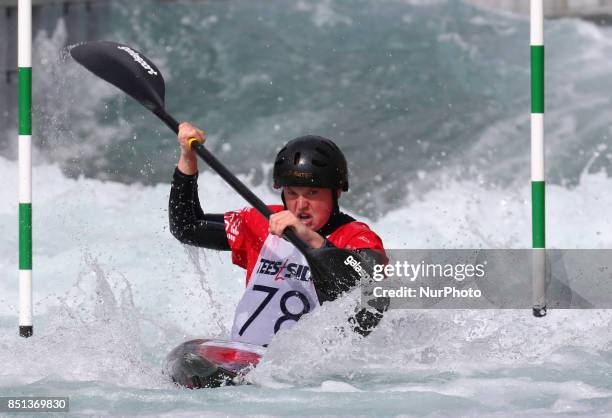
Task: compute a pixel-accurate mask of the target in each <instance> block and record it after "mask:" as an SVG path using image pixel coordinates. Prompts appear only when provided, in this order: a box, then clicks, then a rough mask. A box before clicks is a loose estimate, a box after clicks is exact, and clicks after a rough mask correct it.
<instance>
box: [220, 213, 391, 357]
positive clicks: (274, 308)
mask: <svg viewBox="0 0 612 418" xmlns="http://www.w3.org/2000/svg"><path fill="white" fill-rule="evenodd" d="M269 208H270V209H271V210H272V211H273V212H280V211H282V210H284V208H283V206H280V205H273V206H269ZM225 230H226V233H227V240H228V242H229V245H230V248H231V250H232V261H233V263H234V264H236V265H238V266H240V267H243V268H245V269H246V270H247V277H246V286H247V288H246V290H245V293H244V294H243V296H242V299H241V300H240V302H239V303H238V306H237V308H236V313H235V315H234V325H233V327H232V340H233V341H241V342H245V343H250V344H258V345H266V344H268V343H269V342H270V340H271V339H272V337H274V334H276V333H277V332H278V331H279V330H281V329H284V328H286V327H291V326H293V325H295V323H296V322H297V320H298V319H299V318H300V317H301V316H302V315H303V314H305V313H308V312H311V311H312V310H313V309H315V308H316V307H317V306H318V305H319V300H318V298H317V294H316V290H315V287H314V284H313V283H312V281H311V280H310V267H309V266H308V263H307V262H306V259H305V258H304V256H303V255H302V254H301V253H300V252H299V251H298V250H297V248H295V246H293V244H291V243H290V242H288V241H286V240H284V239H282V238H279V237H277V236H274V235H270V234H269V233H268V220H267V219H266V218H264V217H263V215H261V214H260V213H259V212H257V210H255V209H254V208H246V209H243V210H240V211H235V212H227V213H226V214H225ZM326 238H327V239H328V240H329V241H330V242H331V243H332V244H334V245H335V246H336V247H339V248H349V249H358V248H370V249H374V250H381V251H384V249H383V244H382V240H381V239H380V238H379V237H378V235H376V234H375V233H374V232H373V231H372V230H370V228H369V227H368V226H367V225H366V224H364V223H362V222H357V221H354V222H350V223H347V224H344V225H342V226H340V227H339V228H337V229H336V230H335V231H334V232H332V233H331V234H330V235H329V236H327V237H326Z"/></svg>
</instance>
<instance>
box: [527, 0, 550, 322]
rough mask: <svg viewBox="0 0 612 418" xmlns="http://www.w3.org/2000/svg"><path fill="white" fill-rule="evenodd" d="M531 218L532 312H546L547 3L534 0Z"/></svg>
mask: <svg viewBox="0 0 612 418" xmlns="http://www.w3.org/2000/svg"><path fill="white" fill-rule="evenodd" d="M530 9H531V18H530V29H531V30H530V31H531V202H532V203H531V204H532V209H531V220H532V247H533V265H532V283H533V315H534V316H537V317H542V316H545V315H546V241H545V180H544V4H543V0H531V7H530Z"/></svg>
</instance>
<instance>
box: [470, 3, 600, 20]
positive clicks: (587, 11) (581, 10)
mask: <svg viewBox="0 0 612 418" xmlns="http://www.w3.org/2000/svg"><path fill="white" fill-rule="evenodd" d="M466 1H467V3H470V4H473V5H475V6H478V7H483V8H487V9H494V10H495V9H496V10H504V11H508V12H512V13H517V14H524V15H528V14H529V3H530V2H529V0H466ZM544 14H545V16H546V17H550V18H556V17H572V16H573V17H583V18H593V19H595V18H597V17H600V16H612V0H544Z"/></svg>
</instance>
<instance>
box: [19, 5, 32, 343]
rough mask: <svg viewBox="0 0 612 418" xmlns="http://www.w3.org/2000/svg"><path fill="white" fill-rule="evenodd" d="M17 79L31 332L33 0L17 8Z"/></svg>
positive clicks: (25, 326)
mask: <svg viewBox="0 0 612 418" xmlns="http://www.w3.org/2000/svg"><path fill="white" fill-rule="evenodd" d="M17 66H18V67H19V68H18V82H19V128H18V130H19V335H20V336H22V337H30V336H31V335H32V332H33V330H32V0H19V3H18V11H17Z"/></svg>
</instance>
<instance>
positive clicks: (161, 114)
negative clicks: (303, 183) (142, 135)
mask: <svg viewBox="0 0 612 418" xmlns="http://www.w3.org/2000/svg"><path fill="white" fill-rule="evenodd" d="M153 113H155V115H156V116H157V117H158V118H160V119H161V120H162V121H163V122H164V123H165V124H166V125H168V127H169V128H170V129H172V131H173V132H174V133H175V134H178V131H179V123H178V122H177V121H176V119H174V118H173V117H172V116H171V115H169V114H168V112H166V111H165V110H164V109H163V108H157V109H155V110H154V111H153ZM191 148H192V149H193V150H194V151H195V153H196V154H198V156H199V157H200V158H202V159H203V160H204V161H205V162H206V164H208V165H209V167H210V168H212V169H213V170H214V171H215V172H216V173H217V174H219V175H220V176H221V178H222V179H223V180H225V181H226V182H227V183H228V184H229V185H230V186H231V187H232V189H234V190H235V191H236V192H238V194H239V195H240V196H242V197H243V198H244V200H246V201H247V202H248V203H249V204H250V205H251V206H253V207H254V208H255V209H257V211H258V212H259V213H261V214H262V215H263V216H264V217H265V218H266V219H270V215H272V213H273V212H272V211H271V210H270V208H269V207H268V206H266V204H265V203H264V202H262V201H261V199H259V198H258V197H257V196H255V194H254V193H253V192H251V191H250V190H249V189H248V188H247V187H246V186H245V185H244V183H242V182H241V181H240V180H238V178H236V176H234V175H233V174H232V173H231V172H230V171H229V170H228V169H227V168H226V167H225V166H224V165H223V164H222V163H221V162H220V161H219V160H217V158H216V157H215V156H214V155H212V154H211V153H210V151H208V150H207V149H206V147H204V145H202V144H201V143H199V142H195V141H194V143H193V145H192V146H191ZM283 235H284V236H285V238H287V240H289V242H290V243H292V244H293V245H295V247H296V248H297V249H298V250H300V252H301V253H302V254H304V256H306V257H309V255H310V247H309V246H308V245H307V244H306V243H305V242H304V241H302V240H301V239H300V238H299V237H298V236H297V235H296V234H295V231H294V230H293V229H291V228H287V229H285V232H284V234H283Z"/></svg>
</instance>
